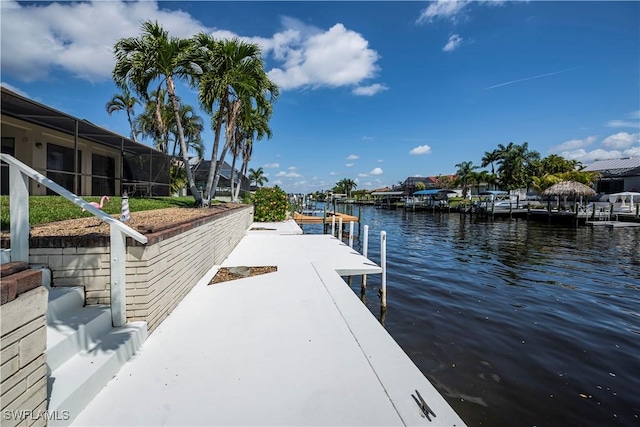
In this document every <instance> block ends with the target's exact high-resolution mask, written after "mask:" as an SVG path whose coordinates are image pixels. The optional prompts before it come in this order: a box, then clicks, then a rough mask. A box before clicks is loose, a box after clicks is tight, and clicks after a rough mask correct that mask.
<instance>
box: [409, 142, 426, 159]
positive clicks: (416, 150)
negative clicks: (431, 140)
mask: <svg viewBox="0 0 640 427" xmlns="http://www.w3.org/2000/svg"><path fill="white" fill-rule="evenodd" d="M430 153H431V147H430V146H429V145H427V144H425V145H418V146H417V147H414V148H412V149H411V151H409V154H411V155H414V156H418V155H420V154H430Z"/></svg>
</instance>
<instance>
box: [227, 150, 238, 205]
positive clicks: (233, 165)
mask: <svg viewBox="0 0 640 427" xmlns="http://www.w3.org/2000/svg"><path fill="white" fill-rule="evenodd" d="M237 158H238V154H237V153H236V152H235V150H234V151H233V160H232V161H231V174H230V175H231V176H230V178H229V187H230V188H231V201H232V202H235V201H236V198H235V192H234V190H235V188H233V181H234V179H235V177H236V159H237ZM238 185H239V184H238Z"/></svg>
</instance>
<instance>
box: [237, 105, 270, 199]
mask: <svg viewBox="0 0 640 427" xmlns="http://www.w3.org/2000/svg"><path fill="white" fill-rule="evenodd" d="M270 114H271V112H270V111H269V112H260V111H259V110H258V109H255V108H252V109H251V111H250V112H249V114H246V115H243V116H242V117H241V120H240V122H239V123H238V124H237V126H236V130H237V138H236V141H235V143H236V144H237V145H238V148H237V151H239V152H240V155H241V156H242V167H241V169H240V176H241V177H242V176H246V174H247V168H248V167H249V161H250V160H251V155H252V153H253V142H254V141H259V140H261V139H263V138H264V137H265V136H266V137H267V138H271V136H272V133H271V128H269V117H270ZM234 161H235V152H234ZM265 178H266V177H265ZM240 185H241V181H238V185H237V187H236V192H235V197H234V200H237V199H238V197H239V195H240Z"/></svg>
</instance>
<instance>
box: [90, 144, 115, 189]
mask: <svg viewBox="0 0 640 427" xmlns="http://www.w3.org/2000/svg"><path fill="white" fill-rule="evenodd" d="M115 188H116V161H115V159H114V158H112V157H106V156H101V155H100V154H93V155H92V156H91V194H93V195H94V196H104V195H113V194H115Z"/></svg>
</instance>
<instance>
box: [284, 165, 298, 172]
mask: <svg viewBox="0 0 640 427" xmlns="http://www.w3.org/2000/svg"><path fill="white" fill-rule="evenodd" d="M287 169H289V170H290V171H296V170H298V167H297V166H289V167H288V168H287Z"/></svg>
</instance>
